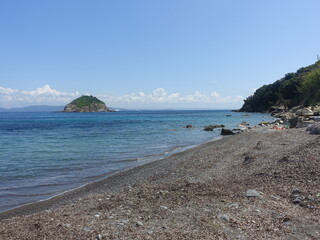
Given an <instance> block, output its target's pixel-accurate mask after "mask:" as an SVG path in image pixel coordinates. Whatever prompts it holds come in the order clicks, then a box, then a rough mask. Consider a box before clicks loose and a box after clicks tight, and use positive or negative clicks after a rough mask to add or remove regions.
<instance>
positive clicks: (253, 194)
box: [246, 189, 260, 197]
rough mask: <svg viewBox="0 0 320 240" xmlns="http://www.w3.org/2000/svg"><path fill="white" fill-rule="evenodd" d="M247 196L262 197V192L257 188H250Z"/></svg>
mask: <svg viewBox="0 0 320 240" xmlns="http://www.w3.org/2000/svg"><path fill="white" fill-rule="evenodd" d="M246 197H260V193H258V191H257V190H255V189H249V190H247V192H246Z"/></svg>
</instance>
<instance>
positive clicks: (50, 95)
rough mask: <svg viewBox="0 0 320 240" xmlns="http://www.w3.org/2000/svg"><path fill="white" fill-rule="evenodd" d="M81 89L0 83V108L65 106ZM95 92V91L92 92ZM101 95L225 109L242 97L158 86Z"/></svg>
mask: <svg viewBox="0 0 320 240" xmlns="http://www.w3.org/2000/svg"><path fill="white" fill-rule="evenodd" d="M81 95H82V94H80V93H79V92H78V91H76V92H72V93H68V92H60V91H58V90H56V89H53V88H51V87H50V86H49V85H44V86H43V87H40V88H37V89H35V90H32V91H26V90H18V89H11V88H5V87H1V86H0V107H22V106H27V105H65V104H67V103H69V102H70V101H71V100H73V99H74V98H77V97H79V96H81ZM92 95H95V94H92ZM97 97H98V98H100V99H102V100H103V101H105V102H106V104H107V105H108V106H112V107H127V108H130V107H134V108H146V107H148V108H150V107H155V108H167V107H171V108H175V107H181V108H192V107H195V108H224V107H232V106H235V107H238V106H239V105H240V104H241V103H242V100H243V97H242V96H235V97H231V96H221V95H220V94H219V93H217V92H211V93H209V94H204V93H201V92H199V91H194V92H193V93H192V94H186V95H183V94H180V93H168V92H167V91H166V90H165V89H163V88H158V89H155V90H154V91H152V92H151V93H144V92H138V93H131V94H125V95H121V96H109V95H97Z"/></svg>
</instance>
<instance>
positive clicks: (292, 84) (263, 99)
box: [240, 61, 320, 112]
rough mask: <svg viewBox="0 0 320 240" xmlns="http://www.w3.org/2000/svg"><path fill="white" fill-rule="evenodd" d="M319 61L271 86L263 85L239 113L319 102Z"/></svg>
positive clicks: (245, 101)
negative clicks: (275, 106)
mask: <svg viewBox="0 0 320 240" xmlns="http://www.w3.org/2000/svg"><path fill="white" fill-rule="evenodd" d="M319 71H320V61H317V62H316V63H315V64H312V65H310V66H308V67H303V68H300V69H299V70H298V71H297V72H295V73H287V74H286V75H285V76H284V77H283V78H282V79H280V80H278V81H276V82H274V83H273V84H269V85H264V86H262V87H260V88H259V89H257V90H256V92H255V93H254V94H253V95H251V96H249V97H248V98H247V99H246V100H244V104H243V106H242V108H241V109H240V111H244V112H268V111H270V110H271V109H272V107H273V106H274V105H277V106H284V107H285V108H291V107H294V106H297V105H300V104H305V105H310V104H315V103H319V102H320V80H319Z"/></svg>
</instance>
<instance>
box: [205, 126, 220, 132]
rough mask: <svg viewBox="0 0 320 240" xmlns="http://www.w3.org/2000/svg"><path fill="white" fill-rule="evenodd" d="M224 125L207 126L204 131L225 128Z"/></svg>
mask: <svg viewBox="0 0 320 240" xmlns="http://www.w3.org/2000/svg"><path fill="white" fill-rule="evenodd" d="M223 127H224V125H209V126H205V127H204V129H203V130H205V131H213V129H215V128H223Z"/></svg>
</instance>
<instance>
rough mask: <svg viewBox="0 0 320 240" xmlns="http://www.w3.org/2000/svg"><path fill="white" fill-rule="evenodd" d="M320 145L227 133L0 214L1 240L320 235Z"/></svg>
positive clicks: (286, 136) (284, 135)
mask: <svg viewBox="0 0 320 240" xmlns="http://www.w3.org/2000/svg"><path fill="white" fill-rule="evenodd" d="M319 140H320V137H319V136H316V135H309V134H308V133H307V132H305V130H304V129H290V130H280V131H279V130H278V131H277V130H270V129H268V128H266V127H265V128H257V129H254V130H252V131H251V132H246V133H242V134H238V135H235V136H231V137H225V138H223V139H221V140H219V141H216V142H210V143H206V144H204V145H201V146H199V147H197V148H194V149H190V150H188V151H185V152H183V153H179V154H176V155H173V156H171V157H169V158H167V159H163V160H159V161H156V162H153V163H149V164H146V165H143V166H141V167H137V168H134V169H131V170H129V171H126V172H122V173H119V174H116V175H114V176H112V177H109V178H107V179H105V180H103V181H100V182H98V183H94V184H90V185H87V186H86V187H84V188H81V189H77V190H75V191H73V192H70V193H68V194H65V195H63V196H59V197H57V198H54V199H51V200H50V201H45V202H42V203H37V204H31V205H28V206H25V207H23V208H19V209H16V210H13V211H9V212H4V213H0V219H1V222H0V239H50V240H51V239H320V214H319V213H320V211H319V209H320V148H319ZM247 190H253V191H251V194H257V195H258V196H256V197H249V196H246V193H247Z"/></svg>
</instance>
